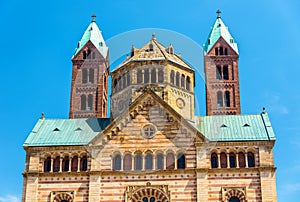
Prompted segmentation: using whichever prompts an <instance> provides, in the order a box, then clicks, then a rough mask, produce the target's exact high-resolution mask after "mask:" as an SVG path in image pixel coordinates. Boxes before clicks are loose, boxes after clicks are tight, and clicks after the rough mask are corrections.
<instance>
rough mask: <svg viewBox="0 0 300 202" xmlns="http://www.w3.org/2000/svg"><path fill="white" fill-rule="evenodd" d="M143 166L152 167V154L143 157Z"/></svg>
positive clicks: (149, 168)
mask: <svg viewBox="0 0 300 202" xmlns="http://www.w3.org/2000/svg"><path fill="white" fill-rule="evenodd" d="M145 168H146V170H152V169H153V156H152V154H147V155H146V157H145Z"/></svg>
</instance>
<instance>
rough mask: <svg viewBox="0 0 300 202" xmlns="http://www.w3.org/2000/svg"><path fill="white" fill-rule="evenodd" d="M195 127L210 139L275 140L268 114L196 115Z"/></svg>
mask: <svg viewBox="0 0 300 202" xmlns="http://www.w3.org/2000/svg"><path fill="white" fill-rule="evenodd" d="M196 127H197V128H198V130H199V131H200V132H201V133H202V134H203V135H204V136H205V137H207V138H208V139H209V140H210V141H269V140H275V139H276V138H275V134H274V131H273V129H272V126H271V122H270V120H269V117H268V114H267V113H266V112H263V113H262V114H255V115H218V116H200V117H196Z"/></svg>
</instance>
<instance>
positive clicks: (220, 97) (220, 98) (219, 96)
mask: <svg viewBox="0 0 300 202" xmlns="http://www.w3.org/2000/svg"><path fill="white" fill-rule="evenodd" d="M217 102H218V103H217V107H223V93H222V92H221V91H218V92H217Z"/></svg>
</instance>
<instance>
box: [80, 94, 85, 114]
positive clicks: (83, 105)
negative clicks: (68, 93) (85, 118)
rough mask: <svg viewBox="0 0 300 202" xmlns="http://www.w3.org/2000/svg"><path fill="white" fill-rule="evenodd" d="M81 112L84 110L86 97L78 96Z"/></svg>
mask: <svg viewBox="0 0 300 202" xmlns="http://www.w3.org/2000/svg"><path fill="white" fill-rule="evenodd" d="M80 103H81V110H86V96H85V95H81V96H80Z"/></svg>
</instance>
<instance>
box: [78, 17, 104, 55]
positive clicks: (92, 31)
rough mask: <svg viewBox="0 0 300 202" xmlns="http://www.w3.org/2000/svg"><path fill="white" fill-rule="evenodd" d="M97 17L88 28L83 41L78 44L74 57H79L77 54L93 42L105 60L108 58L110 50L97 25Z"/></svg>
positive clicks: (93, 18)
mask: <svg viewBox="0 0 300 202" xmlns="http://www.w3.org/2000/svg"><path fill="white" fill-rule="evenodd" d="M95 18H96V16H95V15H93V16H92V22H91V24H90V25H89V26H88V28H87V29H86V30H85V32H84V34H83V36H82V38H81V40H80V41H79V42H78V46H77V48H76V50H75V53H74V55H73V57H75V56H76V55H77V53H78V52H79V51H80V50H81V49H82V48H83V47H84V45H85V44H86V43H87V42H88V41H91V42H92V43H93V44H94V46H95V47H96V48H97V49H98V50H99V52H100V53H101V54H102V56H103V57H104V58H106V56H107V52H108V48H107V46H106V44H105V41H104V39H103V36H102V33H101V31H100V29H99V27H98V25H97V24H96V21H95Z"/></svg>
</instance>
